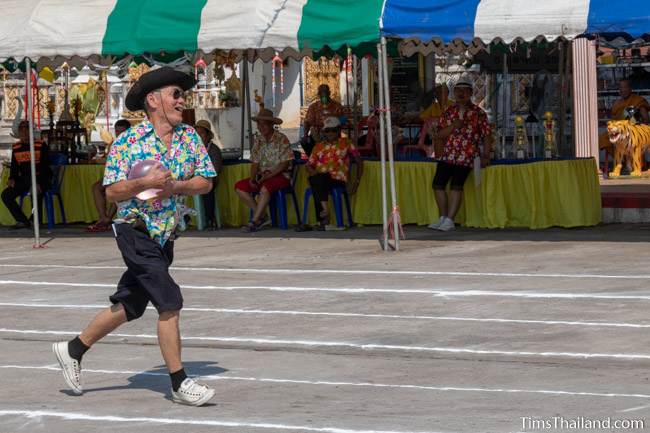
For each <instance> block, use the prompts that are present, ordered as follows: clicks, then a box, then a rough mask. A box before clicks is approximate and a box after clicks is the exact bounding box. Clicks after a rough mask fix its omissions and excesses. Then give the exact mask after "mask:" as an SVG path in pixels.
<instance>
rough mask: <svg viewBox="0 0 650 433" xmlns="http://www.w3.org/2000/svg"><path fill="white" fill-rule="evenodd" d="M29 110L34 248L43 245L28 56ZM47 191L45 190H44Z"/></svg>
mask: <svg viewBox="0 0 650 433" xmlns="http://www.w3.org/2000/svg"><path fill="white" fill-rule="evenodd" d="M25 62H26V64H27V84H26V85H27V112H28V113H29V116H28V120H29V164H30V168H31V172H32V214H33V215H34V248H40V247H41V232H40V227H39V224H38V221H39V217H38V187H37V185H36V159H35V156H34V117H33V116H32V113H33V112H34V95H33V94H32V62H31V60H30V59H29V57H27V58H26V59H25ZM43 192H45V191H43Z"/></svg>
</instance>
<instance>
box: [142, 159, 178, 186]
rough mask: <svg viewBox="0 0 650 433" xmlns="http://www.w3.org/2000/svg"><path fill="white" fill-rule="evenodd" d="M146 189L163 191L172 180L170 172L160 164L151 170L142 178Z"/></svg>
mask: <svg viewBox="0 0 650 433" xmlns="http://www.w3.org/2000/svg"><path fill="white" fill-rule="evenodd" d="M143 180H144V181H145V184H146V185H147V188H156V189H165V188H167V187H168V183H169V182H170V181H171V180H172V172H171V171H169V170H167V169H165V168H164V167H163V166H162V164H160V165H156V166H155V167H153V168H151V170H149V172H148V173H147V175H146V176H145V177H144V178H143Z"/></svg>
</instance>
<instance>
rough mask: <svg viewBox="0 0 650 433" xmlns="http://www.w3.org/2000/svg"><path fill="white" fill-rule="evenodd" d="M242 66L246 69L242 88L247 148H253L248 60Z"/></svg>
mask: <svg viewBox="0 0 650 433" xmlns="http://www.w3.org/2000/svg"><path fill="white" fill-rule="evenodd" d="M244 62H245V63H244V68H245V69H246V87H244V90H246V107H248V108H247V109H246V119H247V121H248V148H249V149H252V148H253V122H252V120H251V111H252V107H253V106H252V103H251V81H250V75H249V70H248V60H245V61H244Z"/></svg>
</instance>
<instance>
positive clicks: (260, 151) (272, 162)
mask: <svg viewBox="0 0 650 433" xmlns="http://www.w3.org/2000/svg"><path fill="white" fill-rule="evenodd" d="M292 160H293V151H292V150H291V144H290V143H289V139H288V138H287V136H286V135H284V134H283V133H281V132H278V131H274V132H273V135H272V136H271V139H270V140H266V139H265V138H264V137H263V136H262V135H261V134H255V143H254V144H253V149H252V150H251V162H256V163H258V164H259V165H260V172H265V171H267V170H271V169H273V167H275V166H276V165H278V164H280V163H281V162H285V161H292ZM283 174H284V175H285V176H286V177H287V178H289V177H290V174H289V171H286V172H284V173H283Z"/></svg>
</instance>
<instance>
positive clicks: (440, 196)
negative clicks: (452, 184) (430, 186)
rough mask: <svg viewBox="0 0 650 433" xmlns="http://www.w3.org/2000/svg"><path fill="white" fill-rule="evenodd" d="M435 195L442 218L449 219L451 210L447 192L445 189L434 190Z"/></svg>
mask: <svg viewBox="0 0 650 433" xmlns="http://www.w3.org/2000/svg"><path fill="white" fill-rule="evenodd" d="M433 194H434V197H435V199H436V204H437V205H438V212H439V213H440V216H444V217H448V216H449V215H448V212H449V208H448V206H447V204H448V201H447V192H446V191H445V190H444V189H434V190H433Z"/></svg>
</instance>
